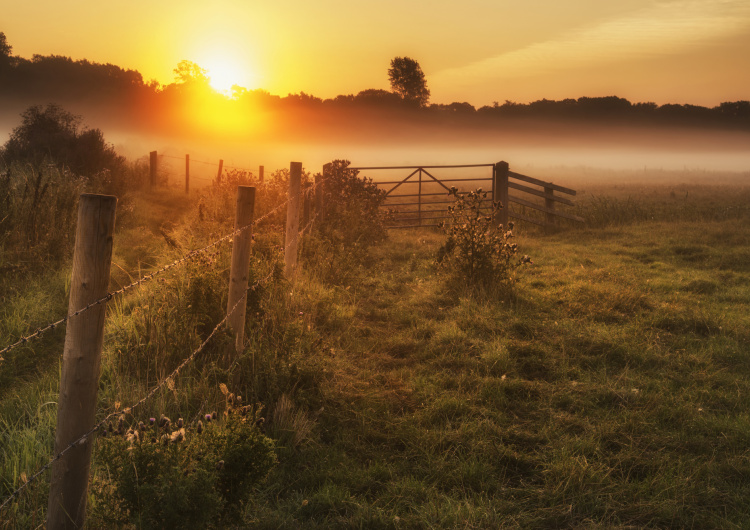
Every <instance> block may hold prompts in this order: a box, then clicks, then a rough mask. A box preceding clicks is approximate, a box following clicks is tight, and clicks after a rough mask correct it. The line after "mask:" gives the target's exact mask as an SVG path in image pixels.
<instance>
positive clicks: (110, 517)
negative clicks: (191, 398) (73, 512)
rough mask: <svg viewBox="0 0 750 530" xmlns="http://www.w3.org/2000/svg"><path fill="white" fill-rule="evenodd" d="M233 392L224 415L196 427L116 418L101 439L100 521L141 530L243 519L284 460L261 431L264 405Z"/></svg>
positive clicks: (97, 486)
mask: <svg viewBox="0 0 750 530" xmlns="http://www.w3.org/2000/svg"><path fill="white" fill-rule="evenodd" d="M222 386H223V385H222ZM222 391H224V392H226V387H223V388H222ZM225 395H226V397H227V408H226V411H225V412H224V414H223V417H220V415H218V414H216V413H212V414H207V415H206V416H205V418H204V420H199V421H197V422H195V423H193V424H191V425H190V426H188V425H187V424H186V422H184V421H183V419H182V418H179V419H178V420H177V421H174V422H173V421H171V420H170V419H169V418H167V417H166V416H164V415H162V416H161V417H160V419H159V420H157V419H156V418H150V419H149V420H148V421H145V422H144V421H140V422H135V421H134V422H133V424H132V425H130V426H129V427H127V428H126V427H125V424H124V418H120V420H119V421H118V423H117V426H116V427H115V426H114V425H112V424H111V423H110V424H109V426H108V428H106V429H105V430H104V431H103V432H102V433H101V437H100V442H99V449H98V451H99V458H101V460H102V461H104V462H107V463H108V464H107V473H106V474H105V475H102V476H99V477H97V479H96V482H95V484H94V493H95V498H96V502H95V503H94V505H93V507H92V519H93V520H94V521H96V523H97V524H102V525H122V524H128V523H130V524H134V525H136V526H137V527H138V528H205V527H209V526H222V525H224V524H236V523H237V522H239V521H240V519H241V508H242V506H243V505H244V503H245V502H246V501H247V500H248V499H249V497H250V495H251V492H252V489H253V488H254V487H255V486H256V485H258V484H259V483H260V482H261V481H263V480H264V479H265V477H266V476H267V475H268V473H269V471H270V470H271V468H272V467H273V466H274V465H275V464H276V453H275V451H274V447H273V442H272V441H271V440H270V439H269V438H267V437H266V436H265V435H264V434H263V433H262V432H261V429H260V426H261V425H262V423H263V418H261V417H260V407H258V406H251V405H244V406H243V405H242V401H241V397H240V396H235V394H229V393H226V394H225Z"/></svg>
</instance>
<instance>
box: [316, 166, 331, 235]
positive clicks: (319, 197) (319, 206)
mask: <svg viewBox="0 0 750 530" xmlns="http://www.w3.org/2000/svg"><path fill="white" fill-rule="evenodd" d="M330 171H331V164H330V162H329V163H328V164H325V165H324V166H323V173H321V174H320V175H316V176H315V183H316V186H315V210H316V212H317V215H318V219H319V220H320V221H318V223H320V222H321V221H323V219H325V216H326V194H325V191H326V182H325V180H326V179H327V178H328V176H329V175H330Z"/></svg>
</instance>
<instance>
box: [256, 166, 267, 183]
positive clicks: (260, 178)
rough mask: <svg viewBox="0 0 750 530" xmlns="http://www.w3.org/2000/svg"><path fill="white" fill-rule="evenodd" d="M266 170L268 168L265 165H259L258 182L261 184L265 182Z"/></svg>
mask: <svg viewBox="0 0 750 530" xmlns="http://www.w3.org/2000/svg"><path fill="white" fill-rule="evenodd" d="M265 170H266V168H265V167H264V166H259V167H258V182H259V183H260V184H263V179H264V173H265Z"/></svg>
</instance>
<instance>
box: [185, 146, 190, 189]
mask: <svg viewBox="0 0 750 530" xmlns="http://www.w3.org/2000/svg"><path fill="white" fill-rule="evenodd" d="M189 193H190V155H185V195H188V194H189Z"/></svg>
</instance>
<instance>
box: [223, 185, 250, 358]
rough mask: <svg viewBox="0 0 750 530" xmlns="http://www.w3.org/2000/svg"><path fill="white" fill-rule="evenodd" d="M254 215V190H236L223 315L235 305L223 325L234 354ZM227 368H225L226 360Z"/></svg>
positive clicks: (240, 333)
mask: <svg viewBox="0 0 750 530" xmlns="http://www.w3.org/2000/svg"><path fill="white" fill-rule="evenodd" d="M254 211H255V188H254V187H252V186H237V210H236V214H235V219H234V229H235V230H241V229H243V228H244V230H242V231H241V232H239V233H236V234H235V235H234V244H233V245H232V268H231V272H230V273H229V296H228V301H227V313H229V312H230V311H231V310H232V308H233V307H234V306H235V305H237V303H239V306H238V307H237V309H235V310H234V313H232V314H231V315H229V318H228V319H227V322H228V324H229V328H230V329H231V330H232V331H233V332H234V336H235V342H234V344H235V350H236V351H237V353H240V352H241V351H242V348H243V345H244V340H245V310H246V307H247V304H246V303H244V304H243V303H242V302H240V300H242V299H243V298H244V297H245V296H247V281H248V275H249V271H250V252H251V249H252V240H253V233H252V224H253V213H254ZM226 360H227V363H226V364H227V365H229V359H226Z"/></svg>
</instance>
